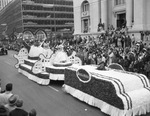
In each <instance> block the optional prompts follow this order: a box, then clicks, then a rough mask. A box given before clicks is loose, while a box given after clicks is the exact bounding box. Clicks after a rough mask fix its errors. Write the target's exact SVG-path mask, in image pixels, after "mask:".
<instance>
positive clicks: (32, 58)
mask: <svg viewBox="0 0 150 116" xmlns="http://www.w3.org/2000/svg"><path fill="white" fill-rule="evenodd" d="M28 59H30V60H39V57H30V56H28Z"/></svg>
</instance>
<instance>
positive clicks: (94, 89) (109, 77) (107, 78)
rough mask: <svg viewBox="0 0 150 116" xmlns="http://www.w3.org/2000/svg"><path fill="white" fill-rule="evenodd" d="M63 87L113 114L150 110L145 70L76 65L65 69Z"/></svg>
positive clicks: (130, 115)
mask: <svg viewBox="0 0 150 116" xmlns="http://www.w3.org/2000/svg"><path fill="white" fill-rule="evenodd" d="M63 88H64V91H65V92H67V93H69V94H71V95H72V96H74V97H75V98H78V99H79V100H81V101H84V102H86V103H87V104H89V105H92V106H95V107H98V108H100V109H101V111H102V112H104V113H106V114H109V115H111V116H135V115H141V114H146V113H147V112H150V99H149V98H150V83H149V80H148V79H147V77H146V76H145V75H143V74H137V73H132V72H126V71H124V70H116V69H110V68H108V69H106V70H97V67H95V66H89V65H88V66H87V65H85V66H75V65H73V66H70V67H67V68H66V69H65V82H64V85H63Z"/></svg>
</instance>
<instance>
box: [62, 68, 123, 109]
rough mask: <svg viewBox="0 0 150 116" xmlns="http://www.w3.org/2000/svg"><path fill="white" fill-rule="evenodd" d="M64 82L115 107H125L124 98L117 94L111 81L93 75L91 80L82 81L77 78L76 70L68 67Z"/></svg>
mask: <svg viewBox="0 0 150 116" xmlns="http://www.w3.org/2000/svg"><path fill="white" fill-rule="evenodd" d="M64 83H65V84H66V85H69V86H71V87H73V88H75V89H78V90H80V91H82V92H84V93H87V94H89V95H92V96H93V97H95V98H98V99H100V100H102V101H104V102H106V103H108V104H110V105H112V106H114V107H117V108H119V109H124V104H123V101H122V99H120V97H118V96H117V94H116V90H115V87H114V85H113V84H112V83H111V82H109V81H105V80H101V79H97V78H94V77H93V76H92V78H91V81H90V82H88V83H82V82H81V81H79V79H78V78H77V76H76V71H72V70H69V69H66V70H65V81H64Z"/></svg>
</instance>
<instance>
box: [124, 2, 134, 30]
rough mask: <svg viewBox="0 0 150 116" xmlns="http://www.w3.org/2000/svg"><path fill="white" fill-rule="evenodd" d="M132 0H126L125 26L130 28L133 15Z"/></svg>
mask: <svg viewBox="0 0 150 116" xmlns="http://www.w3.org/2000/svg"><path fill="white" fill-rule="evenodd" d="M132 3H133V2H132V0H126V21H127V24H126V26H127V27H129V28H131V26H132V17H133V16H132V15H133V11H132Z"/></svg>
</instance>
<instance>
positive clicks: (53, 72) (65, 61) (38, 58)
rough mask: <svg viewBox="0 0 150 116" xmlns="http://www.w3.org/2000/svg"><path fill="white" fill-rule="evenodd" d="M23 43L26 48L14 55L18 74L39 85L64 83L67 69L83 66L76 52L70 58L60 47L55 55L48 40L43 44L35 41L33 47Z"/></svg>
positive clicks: (60, 46) (61, 46)
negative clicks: (72, 66) (56, 81)
mask: <svg viewBox="0 0 150 116" xmlns="http://www.w3.org/2000/svg"><path fill="white" fill-rule="evenodd" d="M23 43H24V46H25V48H22V49H21V50H20V51H19V53H18V54H15V55H14V57H15V58H16V59H17V61H18V63H17V64H16V65H15V67H16V68H17V69H18V72H20V73H22V74H23V75H25V76H27V77H28V78H29V79H30V80H33V81H35V82H37V83H38V84H41V85H48V84H49V83H50V80H62V81H64V70H65V68H66V67H68V66H71V65H72V64H78V65H81V64H82V62H81V60H80V59H79V58H78V57H76V56H75V53H74V52H73V53H72V55H70V56H68V55H67V54H66V52H65V51H64V50H63V45H59V46H58V47H57V51H56V52H55V53H54V52H53V51H52V50H51V49H50V48H49V43H48V42H47V41H46V40H44V41H43V42H39V41H37V40H35V41H34V44H33V45H32V46H28V45H26V43H25V41H23ZM35 43H36V45H35ZM37 44H38V46H37Z"/></svg>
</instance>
